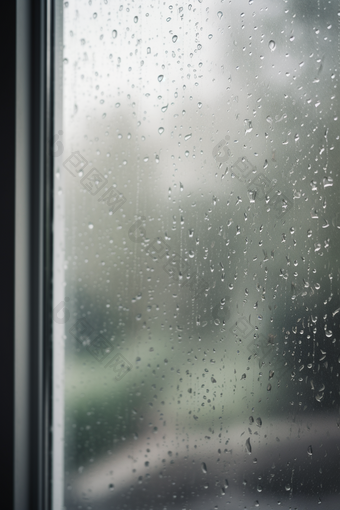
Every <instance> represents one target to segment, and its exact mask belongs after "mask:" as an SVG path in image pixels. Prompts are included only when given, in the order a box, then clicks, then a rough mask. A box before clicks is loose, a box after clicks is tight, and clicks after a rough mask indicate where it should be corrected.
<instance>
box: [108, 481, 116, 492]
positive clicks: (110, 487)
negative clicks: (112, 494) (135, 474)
mask: <svg viewBox="0 0 340 510" xmlns="http://www.w3.org/2000/svg"><path fill="white" fill-rule="evenodd" d="M114 488H115V486H114V485H113V483H110V485H109V489H110V491H113V489H114Z"/></svg>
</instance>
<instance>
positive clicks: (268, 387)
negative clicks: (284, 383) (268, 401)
mask: <svg viewBox="0 0 340 510" xmlns="http://www.w3.org/2000/svg"><path fill="white" fill-rule="evenodd" d="M271 389H272V385H271V384H270V383H269V384H268V386H267V391H270V390H271Z"/></svg>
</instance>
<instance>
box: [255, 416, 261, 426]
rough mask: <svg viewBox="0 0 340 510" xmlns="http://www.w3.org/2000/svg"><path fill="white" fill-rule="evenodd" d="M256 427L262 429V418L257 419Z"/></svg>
mask: <svg viewBox="0 0 340 510" xmlns="http://www.w3.org/2000/svg"><path fill="white" fill-rule="evenodd" d="M256 425H257V426H258V427H262V420H261V418H256Z"/></svg>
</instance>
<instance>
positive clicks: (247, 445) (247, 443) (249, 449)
mask: <svg viewBox="0 0 340 510" xmlns="http://www.w3.org/2000/svg"><path fill="white" fill-rule="evenodd" d="M246 448H247V452H248V453H249V455H250V454H251V444H250V437H248V439H247V441H246Z"/></svg>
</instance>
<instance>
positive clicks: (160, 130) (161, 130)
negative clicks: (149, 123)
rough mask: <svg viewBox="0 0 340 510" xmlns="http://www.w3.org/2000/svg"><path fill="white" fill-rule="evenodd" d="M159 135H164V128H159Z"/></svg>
mask: <svg viewBox="0 0 340 510" xmlns="http://www.w3.org/2000/svg"><path fill="white" fill-rule="evenodd" d="M158 133H159V134H160V135H161V134H162V133H164V128H163V127H159V128H158Z"/></svg>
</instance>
